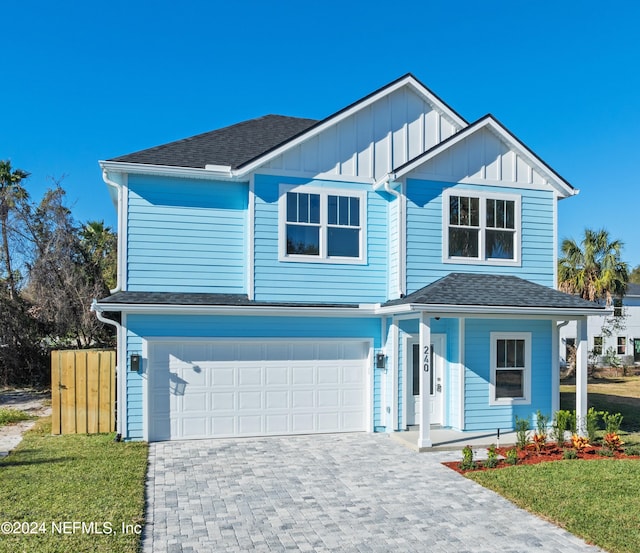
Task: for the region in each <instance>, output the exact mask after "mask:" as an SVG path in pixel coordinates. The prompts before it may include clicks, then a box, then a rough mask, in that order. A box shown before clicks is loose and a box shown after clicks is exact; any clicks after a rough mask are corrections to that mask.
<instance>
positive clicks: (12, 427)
mask: <svg viewBox="0 0 640 553" xmlns="http://www.w3.org/2000/svg"><path fill="white" fill-rule="evenodd" d="M0 407H4V408H8V409H18V410H19V411H24V412H25V413H27V414H28V415H31V416H33V417H46V416H48V415H50V414H51V392H49V391H40V390H3V391H0ZM35 423H36V420H35V419H34V420H28V421H20V422H17V423H15V424H7V425H5V426H0V457H4V456H6V455H8V453H9V452H10V451H11V450H12V449H14V448H15V447H16V446H17V445H18V444H19V443H20V441H21V440H22V435H23V434H24V433H25V432H26V431H27V430H29V429H30V428H31V427H32V426H33V425H34V424H35Z"/></svg>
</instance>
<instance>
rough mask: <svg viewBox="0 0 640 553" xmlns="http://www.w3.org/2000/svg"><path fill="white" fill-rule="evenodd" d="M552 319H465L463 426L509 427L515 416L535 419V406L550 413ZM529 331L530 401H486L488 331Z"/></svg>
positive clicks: (545, 412) (490, 428) (530, 419)
mask: <svg viewBox="0 0 640 553" xmlns="http://www.w3.org/2000/svg"><path fill="white" fill-rule="evenodd" d="M552 324H553V323H552V321H543V320H535V321H531V320H523V319H518V320H508V319H467V320H466V325H465V344H464V348H465V354H464V358H465V387H464V392H465V394H464V395H465V428H464V429H465V430H469V431H476V430H496V429H497V428H500V429H501V430H509V429H513V428H514V427H515V417H516V416H518V417H520V418H522V419H528V420H529V424H530V425H531V424H533V422H534V421H535V419H534V417H535V413H536V411H537V410H538V409H539V410H540V411H541V412H542V414H543V415H547V416H552V415H553V413H552V412H551V404H552V391H553V385H552V378H553V376H552V368H551V367H552V365H553V363H552V358H551V357H552V355H551V333H552V331H553V330H552ZM492 332H530V333H531V403H530V404H528V405H514V406H507V405H504V406H502V405H489V393H490V392H489V382H490V381H491V367H490V364H491V361H490V353H491V333H492Z"/></svg>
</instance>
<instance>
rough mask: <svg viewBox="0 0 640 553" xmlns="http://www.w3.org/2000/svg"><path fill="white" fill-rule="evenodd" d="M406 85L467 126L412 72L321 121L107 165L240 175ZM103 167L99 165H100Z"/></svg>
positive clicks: (246, 125)
mask: <svg viewBox="0 0 640 553" xmlns="http://www.w3.org/2000/svg"><path fill="white" fill-rule="evenodd" d="M405 86H408V87H410V88H412V89H413V90H414V91H416V92H417V93H418V94H420V95H421V96H422V97H423V98H425V99H426V100H427V101H428V102H429V103H430V104H431V105H433V106H434V108H435V109H437V110H438V111H440V112H441V113H443V114H446V117H448V118H449V119H450V120H451V121H452V123H453V124H454V125H455V126H456V127H457V128H463V127H466V126H467V125H468V123H467V121H466V120H465V119H464V118H463V117H462V116H460V115H459V114H458V113H457V112H456V111H455V110H453V109H452V108H451V107H450V106H449V105H448V104H446V103H445V102H444V101H443V100H442V99H440V97H439V96H437V95H436V94H435V93H433V92H432V91H431V90H430V89H429V88H427V87H426V86H425V85H424V84H423V83H422V82H420V81H419V80H418V79H416V78H415V77H414V76H413V75H412V74H411V73H407V74H406V75H404V76H402V77H400V78H398V79H396V80H395V81H392V82H391V83H389V84H387V85H384V86H383V87H381V88H379V89H378V90H375V91H374V92H371V93H370V94H368V95H366V96H364V97H363V98H361V99H359V100H357V101H356V102H354V103H352V104H350V105H348V106H346V107H345V108H342V109H341V110H339V111H337V112H335V113H333V114H332V115H329V116H328V117H326V118H324V119H322V120H320V121H317V120H314V119H302V118H296V117H286V116H282V115H267V116H264V117H259V118H257V119H251V120H249V121H243V122H240V123H237V124H235V125H231V126H229V127H225V128H223V129H219V130H214V131H210V132H207V133H203V134H199V135H196V136H193V137H190V138H185V139H183V140H178V141H175V142H171V143H169V144H163V145H160V146H156V147H154V148H149V149H146V150H141V151H139V152H134V153H132V154H127V155H123V156H119V157H116V158H112V159H109V160H107V162H106V163H111V162H115V163H127V164H141V165H150V166H163V167H182V168H189V169H207V168H208V167H207V166H210V167H209V168H214V169H218V170H223V171H227V172H228V171H229V170H232V171H236V170H237V171H238V172H240V173H241V174H243V175H244V174H246V173H248V172H250V171H251V170H253V169H254V168H256V167H258V166H260V165H261V164H263V163H267V162H268V161H269V160H271V159H272V158H273V157H275V156H277V155H279V154H280V153H282V152H283V151H285V150H287V149H289V148H291V147H293V146H296V145H297V144H299V143H300V142H303V141H305V140H308V139H309V138H311V137H312V136H315V135H317V134H319V133H320V132H322V131H323V130H324V129H326V128H327V127H330V126H333V125H335V124H337V123H338V122H339V121H341V120H343V119H345V118H346V117H348V116H350V115H351V114H353V113H354V112H356V111H359V110H361V109H363V108H365V107H366V106H368V105H370V104H372V103H373V102H375V101H377V100H378V99H380V98H382V97H384V96H387V95H389V94H391V93H392V92H394V91H396V90H398V89H399V88H402V87H405ZM104 163H105V162H101V164H104ZM103 168H104V167H103Z"/></svg>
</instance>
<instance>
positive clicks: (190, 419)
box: [148, 340, 369, 440]
mask: <svg viewBox="0 0 640 553" xmlns="http://www.w3.org/2000/svg"><path fill="white" fill-rule="evenodd" d="M148 351H149V389H148V391H149V394H150V396H151V397H150V401H149V418H148V420H149V439H150V440H166V439H186V438H205V437H232V436H258V435H277V434H301V433H304V434H306V433H315V432H344V431H362V430H365V429H366V428H365V425H366V420H367V417H366V413H365V409H366V405H367V401H366V382H367V377H366V360H367V359H368V351H369V349H368V345H367V344H366V343H364V342H355V343H351V342H338V341H333V342H323V341H316V342H311V341H310V342H296V341H284V340H282V341H255V342H251V341H233V340H231V341H212V342H206V343H193V342H180V343H177V342H176V343H174V342H171V343H162V342H156V343H154V342H151V343H150V345H149V350H148ZM345 357H347V358H345ZM348 357H352V358H351V359H350V358H348ZM178 394H181V395H178Z"/></svg>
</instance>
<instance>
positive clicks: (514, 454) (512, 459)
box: [505, 447, 518, 465]
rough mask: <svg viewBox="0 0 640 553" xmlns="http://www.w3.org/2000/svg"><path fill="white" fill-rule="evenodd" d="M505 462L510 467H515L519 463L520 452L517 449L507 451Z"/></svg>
mask: <svg viewBox="0 0 640 553" xmlns="http://www.w3.org/2000/svg"><path fill="white" fill-rule="evenodd" d="M505 461H506V462H507V464H508V465H515V464H517V463H518V450H517V449H516V448H515V447H514V448H511V449H510V450H508V451H507V456H506V458H505Z"/></svg>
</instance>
